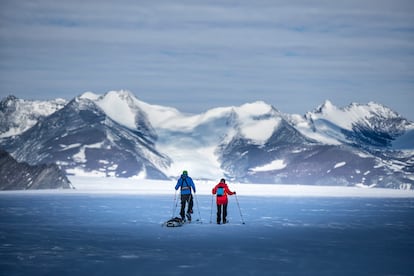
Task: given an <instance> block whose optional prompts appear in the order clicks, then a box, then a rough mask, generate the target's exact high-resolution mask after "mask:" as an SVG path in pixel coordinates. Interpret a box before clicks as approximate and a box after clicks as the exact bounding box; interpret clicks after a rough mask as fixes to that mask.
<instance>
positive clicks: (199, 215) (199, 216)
mask: <svg viewBox="0 0 414 276" xmlns="http://www.w3.org/2000/svg"><path fill="white" fill-rule="evenodd" d="M194 197H195V199H196V204H197V211H198V219H199V220H200V223H203V221H202V220H201V214H200V208H199V207H198V206H199V205H198V197H197V194H196V193H194Z"/></svg>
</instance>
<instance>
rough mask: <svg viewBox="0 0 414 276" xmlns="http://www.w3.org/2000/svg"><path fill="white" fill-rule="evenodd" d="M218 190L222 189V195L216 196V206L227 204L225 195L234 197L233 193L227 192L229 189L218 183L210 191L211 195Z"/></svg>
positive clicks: (224, 184) (222, 183) (225, 185)
mask: <svg viewBox="0 0 414 276" xmlns="http://www.w3.org/2000/svg"><path fill="white" fill-rule="evenodd" d="M219 188H223V195H221V196H220V195H217V196H216V202H217V205H223V204H227V202H228V199H227V195H234V194H235V193H234V192H232V191H230V190H229V187H227V184H226V183H224V182H220V183H219V184H217V185H216V186H215V187H214V188H213V190H212V191H211V192H212V193H213V195H215V194H217V190H218V189H219Z"/></svg>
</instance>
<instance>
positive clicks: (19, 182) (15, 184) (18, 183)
mask: <svg viewBox="0 0 414 276" xmlns="http://www.w3.org/2000/svg"><path fill="white" fill-rule="evenodd" d="M71 188H72V186H71V183H70V181H69V180H68V178H67V177H66V175H65V173H64V172H62V170H60V169H59V168H58V166H56V165H55V164H51V165H37V166H30V165H29V164H27V163H18V162H17V161H16V160H14V159H13V157H11V156H10V155H9V154H8V153H7V152H6V151H4V150H1V149H0V190H34V189H71Z"/></svg>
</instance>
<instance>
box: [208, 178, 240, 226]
mask: <svg viewBox="0 0 414 276" xmlns="http://www.w3.org/2000/svg"><path fill="white" fill-rule="evenodd" d="M211 192H212V193H213V195H216V203H217V224H220V222H221V212H222V211H223V224H224V223H227V203H228V199H227V195H234V194H236V191H234V192H232V191H230V190H229V187H227V184H226V180H225V179H224V178H222V179H221V180H220V183H218V184H217V185H216V186H215V187H214V188H213V190H212V191H211Z"/></svg>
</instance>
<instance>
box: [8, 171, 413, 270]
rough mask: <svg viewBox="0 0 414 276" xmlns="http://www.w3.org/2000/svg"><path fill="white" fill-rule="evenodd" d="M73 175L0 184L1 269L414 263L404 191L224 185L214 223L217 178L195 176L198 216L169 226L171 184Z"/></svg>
mask: <svg viewBox="0 0 414 276" xmlns="http://www.w3.org/2000/svg"><path fill="white" fill-rule="evenodd" d="M71 181H72V183H73V184H74V186H75V187H77V189H76V190H72V191H67V190H59V191H32V192H1V193H0V275H413V273H414V268H413V266H412V256H414V237H413V235H412V233H414V193H413V192H412V191H401V190H385V189H370V188H344V187H341V188H340V187H309V186H301V185H293V186H292V185H291V186H284V185H281V186H279V185H253V184H252V185H248V184H233V185H232V184H231V183H229V187H230V189H231V190H236V191H237V198H236V197H235V196H232V197H230V198H229V217H228V218H229V220H230V223H228V224H226V225H217V224H214V223H210V222H211V221H212V222H214V220H215V210H216V207H215V204H214V198H213V197H212V196H211V195H210V190H211V188H212V185H214V183H210V182H202V181H199V182H196V185H197V188H198V192H197V194H196V197H195V209H194V214H193V220H197V219H198V220H199V221H198V222H197V221H193V222H192V223H191V224H186V225H184V226H183V227H177V228H167V227H162V226H161V225H162V223H163V222H164V221H166V220H167V219H169V218H170V217H172V216H174V215H177V213H178V209H179V202H178V196H177V194H175V192H174V189H173V186H174V184H175V183H174V182H157V181H141V180H122V181H120V180H116V179H112V180H111V179H107V178H106V179H98V178H82V177H75V178H71ZM236 199H237V200H236ZM239 207H240V208H239ZM242 222H245V224H242Z"/></svg>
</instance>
